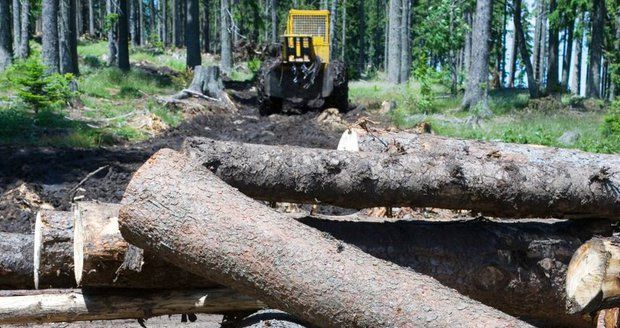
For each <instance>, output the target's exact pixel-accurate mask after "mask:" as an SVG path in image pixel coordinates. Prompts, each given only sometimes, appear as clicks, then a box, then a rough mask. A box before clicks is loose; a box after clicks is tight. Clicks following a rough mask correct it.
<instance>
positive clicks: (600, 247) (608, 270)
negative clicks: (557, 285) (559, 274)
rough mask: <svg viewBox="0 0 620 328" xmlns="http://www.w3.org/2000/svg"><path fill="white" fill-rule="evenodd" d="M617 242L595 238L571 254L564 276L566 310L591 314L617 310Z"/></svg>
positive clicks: (619, 296) (619, 263) (619, 266)
mask: <svg viewBox="0 0 620 328" xmlns="http://www.w3.org/2000/svg"><path fill="white" fill-rule="evenodd" d="M619 273H620V239H619V238H618V237H617V236H614V237H607V238H602V237H594V238H593V239H592V240H590V241H588V242H587V243H585V244H584V245H583V246H581V247H580V248H579V249H578V250H577V251H576V252H575V254H574V255H573V258H572V259H571V261H570V264H569V266H568V272H567V274H566V294H567V300H566V307H567V309H568V311H569V312H570V313H591V312H594V311H598V310H601V309H609V308H615V307H620V286H618V283H617V281H618V274H619Z"/></svg>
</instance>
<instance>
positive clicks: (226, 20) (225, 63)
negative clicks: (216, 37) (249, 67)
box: [220, 0, 233, 73]
mask: <svg viewBox="0 0 620 328" xmlns="http://www.w3.org/2000/svg"><path fill="white" fill-rule="evenodd" d="M220 4H221V13H220V20H221V30H220V34H221V36H220V43H221V50H220V56H221V59H220V68H221V70H222V72H224V73H230V71H231V70H232V65H233V58H232V40H231V37H230V32H231V30H232V22H231V21H230V19H231V17H230V0H220Z"/></svg>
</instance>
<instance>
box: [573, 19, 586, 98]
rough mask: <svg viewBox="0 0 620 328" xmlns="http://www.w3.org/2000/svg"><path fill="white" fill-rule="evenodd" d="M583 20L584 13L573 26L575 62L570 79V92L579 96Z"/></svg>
mask: <svg viewBox="0 0 620 328" xmlns="http://www.w3.org/2000/svg"><path fill="white" fill-rule="evenodd" d="M584 20H585V12H584V13H583V14H582V15H581V17H580V18H579V19H578V20H577V24H576V26H575V41H574V42H575V60H574V61H573V74H572V76H571V79H570V90H571V93H572V94H573V95H576V96H578V95H580V94H581V61H582V57H583V39H584V37H585V33H584V30H583V28H582V25H583V23H584Z"/></svg>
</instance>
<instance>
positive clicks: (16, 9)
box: [11, 0, 24, 50]
mask: <svg viewBox="0 0 620 328" xmlns="http://www.w3.org/2000/svg"><path fill="white" fill-rule="evenodd" d="M22 1H24V0H21V1H20V0H13V8H12V9H13V26H12V28H11V30H12V31H13V49H14V50H17V48H18V47H19V44H20V43H21V42H20V39H21V37H22V34H21V24H20V18H21V13H20V12H21V6H20V2H22Z"/></svg>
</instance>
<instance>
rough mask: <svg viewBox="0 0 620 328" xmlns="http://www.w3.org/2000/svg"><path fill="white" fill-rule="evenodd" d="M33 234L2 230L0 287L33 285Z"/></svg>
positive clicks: (11, 287)
mask: <svg viewBox="0 0 620 328" xmlns="http://www.w3.org/2000/svg"><path fill="white" fill-rule="evenodd" d="M33 240H34V238H33V236H32V235H26V234H20V233H7V232H0V289H15V288H19V289H27V288H32V287H33V278H32V275H33V271H34V268H33V266H32V258H33V254H32V250H33Z"/></svg>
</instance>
